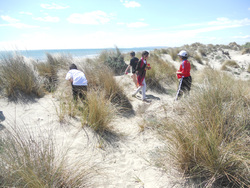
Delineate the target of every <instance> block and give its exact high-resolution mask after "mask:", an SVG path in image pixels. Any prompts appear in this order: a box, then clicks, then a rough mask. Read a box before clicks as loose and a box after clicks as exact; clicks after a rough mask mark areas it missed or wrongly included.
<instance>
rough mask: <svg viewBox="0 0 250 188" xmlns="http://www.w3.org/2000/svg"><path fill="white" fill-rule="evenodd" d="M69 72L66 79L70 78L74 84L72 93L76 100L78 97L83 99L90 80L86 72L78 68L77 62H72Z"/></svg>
mask: <svg viewBox="0 0 250 188" xmlns="http://www.w3.org/2000/svg"><path fill="white" fill-rule="evenodd" d="M69 69H70V70H69V72H68V73H67V75H66V77H65V79H66V80H69V81H70V82H71V85H72V93H73V98H74V100H77V99H78V97H79V98H80V99H82V100H84V99H85V97H86V93H87V86H88V81H87V79H86V77H85V74H84V73H83V72H82V71H79V70H78V69H77V66H76V65H75V64H71V65H70V67H69Z"/></svg>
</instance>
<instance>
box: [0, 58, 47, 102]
mask: <svg viewBox="0 0 250 188" xmlns="http://www.w3.org/2000/svg"><path fill="white" fill-rule="evenodd" d="M0 67H1V69H0V83H1V86H0V87H1V88H2V90H3V91H4V94H5V95H6V96H7V97H9V98H11V99H14V100H16V99H18V98H20V97H21V96H23V95H25V96H36V97H41V96H42V95H43V89H42V83H41V80H40V79H39V77H38V75H37V74H36V71H35V70H34V67H33V65H32V64H31V63H28V62H26V61H25V59H24V57H23V56H20V55H15V56H8V57H3V58H2V62H1V65H0Z"/></svg>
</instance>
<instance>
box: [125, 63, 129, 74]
mask: <svg viewBox="0 0 250 188" xmlns="http://www.w3.org/2000/svg"><path fill="white" fill-rule="evenodd" d="M128 69H130V65H128V67H127V68H126V70H125V74H127V72H128Z"/></svg>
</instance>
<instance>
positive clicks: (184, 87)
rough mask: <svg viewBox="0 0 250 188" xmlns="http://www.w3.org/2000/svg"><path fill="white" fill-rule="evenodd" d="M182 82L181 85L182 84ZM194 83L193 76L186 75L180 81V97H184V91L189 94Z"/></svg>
mask: <svg viewBox="0 0 250 188" xmlns="http://www.w3.org/2000/svg"><path fill="white" fill-rule="evenodd" d="M180 84H181V85H180ZM191 85H192V77H191V76H189V77H185V78H183V79H182V81H181V80H180V82H179V87H178V88H179V90H178V98H180V97H182V95H183V93H186V94H189V91H190V90H191Z"/></svg>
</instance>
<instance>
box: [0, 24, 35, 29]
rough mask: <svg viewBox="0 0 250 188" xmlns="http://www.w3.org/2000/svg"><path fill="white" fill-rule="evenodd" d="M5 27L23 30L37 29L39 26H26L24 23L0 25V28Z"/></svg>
mask: <svg viewBox="0 0 250 188" xmlns="http://www.w3.org/2000/svg"><path fill="white" fill-rule="evenodd" d="M5 26H9V27H15V28H18V29H25V28H39V26H35V25H28V24H24V23H9V24H0V27H5Z"/></svg>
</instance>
